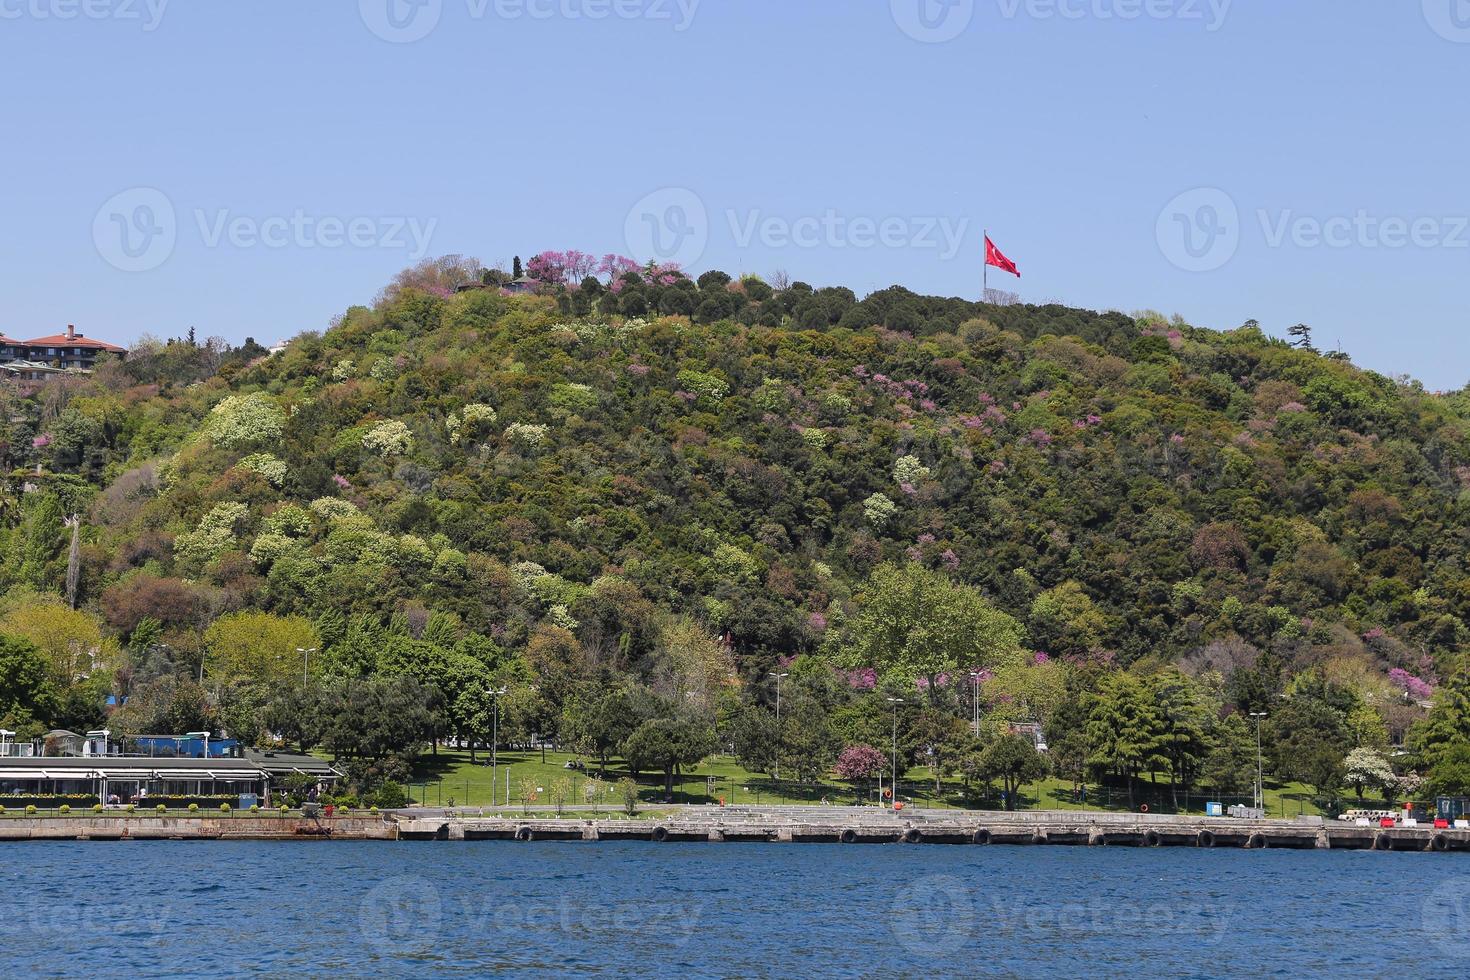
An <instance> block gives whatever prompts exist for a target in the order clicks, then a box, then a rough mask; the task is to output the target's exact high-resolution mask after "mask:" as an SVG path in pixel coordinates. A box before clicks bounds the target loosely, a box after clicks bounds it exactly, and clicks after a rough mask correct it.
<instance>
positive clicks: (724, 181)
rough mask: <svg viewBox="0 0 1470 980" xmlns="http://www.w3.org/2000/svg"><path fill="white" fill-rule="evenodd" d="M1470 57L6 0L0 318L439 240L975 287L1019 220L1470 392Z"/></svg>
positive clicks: (1043, 34)
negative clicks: (992, 252) (987, 240)
mask: <svg viewBox="0 0 1470 980" xmlns="http://www.w3.org/2000/svg"><path fill="white" fill-rule="evenodd" d="M390 5H391V7H390ZM921 5H922V6H921ZM420 35H422V36H420ZM1467 77H1470V2H1467V0H1399V2H1395V3H1383V2H1380V0H1292V2H1289V3H1283V2H1279V0H1234V2H1229V0H823V2H817V0H330V2H328V0H316V2H309V3H305V2H301V0H253V2H251V3H231V4H223V3H203V2H199V0H171V2H165V0H0V81H3V82H4V90H5V92H6V93H7V94H6V97H5V99H4V100H3V102H0V126H3V132H4V134H5V135H4V139H3V140H0V177H3V179H0V331H3V332H5V333H7V334H10V335H12V336H14V335H22V336H35V335H40V334H44V333H51V332H54V331H55V330H57V329H59V328H61V327H64V326H65V324H67V323H76V324H77V325H78V326H79V328H80V329H82V330H83V331H84V332H87V333H89V334H90V335H92V336H97V337H103V338H107V339H115V340H119V341H124V342H126V341H130V340H132V339H133V338H135V337H136V336H138V335H139V334H140V333H143V332H145V331H147V332H152V333H155V334H159V335H176V334H179V333H182V332H183V331H185V330H186V329H187V328H188V327H189V326H191V325H193V326H194V327H196V329H197V330H198V332H199V335H200V336H208V335H212V334H219V335H223V336H225V337H228V338H230V339H231V340H235V341H238V340H240V339H242V338H244V337H245V336H247V335H249V336H254V337H255V338H256V339H258V340H261V341H263V342H267V343H269V342H272V341H274V340H276V339H279V338H283V337H289V336H292V335H294V334H296V333H298V332H300V331H302V330H305V329H318V328H321V327H323V326H325V325H326V323H327V322H328V320H329V318H330V317H331V316H332V315H333V314H334V313H337V312H339V311H341V310H342V309H343V308H345V307H346V306H348V305H349V304H351V303H354V302H364V301H367V300H369V299H371V297H372V295H373V294H374V293H375V292H376V290H377V289H378V288H379V287H380V286H381V285H382V284H383V283H384V282H385V281H386V280H387V279H388V278H389V277H390V276H391V275H392V274H393V273H394V272H395V271H396V270H398V269H399V268H401V267H403V266H405V265H408V264H410V263H411V261H412V260H413V259H414V258H416V257H417V256H418V255H419V253H420V252H425V251H426V252H428V253H429V254H441V253H448V252H461V253H465V254H470V255H474V256H477V257H480V258H482V259H483V260H485V261H486V262H487V263H489V264H494V263H496V262H498V261H504V262H507V263H508V262H509V260H510V258H511V256H513V255H515V254H520V255H522V256H527V257H528V256H530V255H531V254H534V253H535V252H537V251H539V250H542V249H546V248H581V249H584V250H586V251H591V252H597V253H599V254H600V253H602V252H607V251H618V252H647V251H649V250H654V252H655V253H656V254H657V255H660V256H663V257H669V256H673V257H677V258H683V259H686V260H689V264H690V266H691V267H692V268H693V269H696V270H702V269H706V268H712V267H713V268H723V269H725V270H727V271H730V272H732V273H735V272H741V271H744V272H756V273H760V274H769V273H770V272H772V271H773V270H775V269H778V268H781V269H785V270H787V271H788V272H789V273H790V274H791V275H792V276H793V277H795V278H799V279H804V280H806V281H809V282H812V283H814V284H818V285H827V284H831V285H849V286H851V287H853V288H854V289H856V290H857V291H858V292H860V293H862V292H866V291H869V290H872V289H875V288H882V287H884V286H888V285H891V284H894V283H900V284H903V285H906V286H909V287H911V288H913V289H916V290H920V291H925V292H937V293H943V294H951V295H965V296H975V295H977V294H978V291H979V284H980V256H981V255H982V246H981V235H982V228H987V227H988V228H989V229H990V232H991V235H992V237H993V238H994V239H995V241H996V243H997V244H998V245H999V246H1000V247H1001V248H1002V249H1003V250H1005V252H1006V253H1007V254H1009V255H1010V256H1011V257H1012V258H1013V259H1015V260H1016V262H1017V263H1018V264H1019V265H1020V267H1021V271H1022V273H1023V275H1024V277H1025V278H1023V279H1022V280H1021V281H1020V282H1019V283H1015V281H1014V280H1011V279H1010V278H1009V277H1006V276H1004V275H994V276H992V281H991V282H992V285H999V286H1006V287H1008V288H1018V290H1019V292H1020V293H1021V295H1022V296H1023V297H1024V298H1025V299H1027V300H1031V301H1036V302H1046V301H1058V302H1064V303H1069V304H1074V305H1078V306H1086V307H1092V308H1118V309H1123V310H1129V311H1132V310H1138V309H1144V308H1153V309H1158V310H1161V311H1163V312H1165V313H1175V312H1177V313H1180V314H1182V315H1183V316H1185V317H1186V318H1187V319H1188V320H1190V322H1193V323H1196V324H1200V325H1204V326H1214V327H1222V328H1225V327H1233V326H1236V325H1238V324H1240V323H1241V322H1243V321H1244V320H1246V319H1249V318H1256V319H1259V320H1260V321H1261V322H1262V324H1263V325H1264V326H1265V327H1266V328H1267V329H1268V330H1270V331H1272V332H1274V333H1278V334H1281V333H1284V331H1285V330H1286V328H1287V327H1289V326H1290V325H1292V324H1294V323H1297V322H1299V321H1305V322H1307V323H1310V324H1311V325H1312V326H1313V327H1314V328H1315V330H1316V336H1317V341H1318V343H1319V345H1321V346H1329V347H1335V346H1336V345H1337V344H1338V343H1339V341H1340V343H1341V345H1342V347H1343V348H1344V349H1346V350H1347V351H1348V352H1349V353H1351V354H1352V355H1353V357H1354V360H1355V361H1357V362H1358V363H1359V364H1362V365H1364V366H1367V367H1372V368H1374V369H1376V370H1380V371H1383V372H1385V373H1393V374H1397V373H1407V374H1411V375H1413V376H1415V377H1417V378H1420V379H1422V380H1423V381H1424V382H1425V384H1426V385H1427V386H1429V387H1431V388H1436V389H1448V388H1458V387H1460V386H1462V385H1464V384H1465V383H1466V382H1467V381H1470V360H1467V355H1466V351H1467V349H1470V347H1467V345H1466V344H1465V343H1463V341H1462V334H1463V331H1464V328H1465V327H1466V325H1467V316H1466V290H1465V283H1466V273H1467V272H1470V229H1467V227H1466V225H1467V223H1470V194H1467V193H1466V187H1467V181H1466V178H1465V174H1466V173H1467V172H1470V159H1467V158H1470V127H1467V126H1466V119H1465V116H1466V114H1467V111H1466V109H1465V108H1463V106H1464V105H1465V101H1464V98H1463V95H1464V91H1465V82H1466V79H1467ZM654 232H658V233H657V234H656V235H655V234H654ZM639 257H643V258H646V257H650V256H648V255H640V256H639Z"/></svg>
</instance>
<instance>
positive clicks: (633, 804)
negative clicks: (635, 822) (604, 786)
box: [618, 779, 638, 817]
mask: <svg viewBox="0 0 1470 980" xmlns="http://www.w3.org/2000/svg"><path fill="white" fill-rule="evenodd" d="M618 793H619V795H621V796H622V798H623V809H624V810H625V811H626V812H627V814H628V816H630V817H631V816H633V815H634V814H635V813H637V812H638V784H637V783H636V782H634V781H633V780H631V779H620V780H618Z"/></svg>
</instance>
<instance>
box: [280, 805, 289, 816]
mask: <svg viewBox="0 0 1470 980" xmlns="http://www.w3.org/2000/svg"><path fill="white" fill-rule="evenodd" d="M280 810H281V813H283V814H285V813H290V812H291V808H290V807H289V806H287V805H286V804H284V803H282V804H281V806H280Z"/></svg>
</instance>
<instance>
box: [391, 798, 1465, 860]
mask: <svg viewBox="0 0 1470 980" xmlns="http://www.w3.org/2000/svg"><path fill="white" fill-rule="evenodd" d="M397 820H398V836H399V839H400V840H421V841H423V840H439V841H473V840H516V841H553V840H561V841H565V840H583V841H604V840H639V841H654V842H658V843H664V842H711V841H722V842H781V843H823V844H895V843H906V844H969V845H987V844H1010V845H1028V846H1039V845H1071V846H1090V847H1236V848H1293V849H1324V850H1327V849H1333V850H1380V851H1390V850H1391V851H1435V852H1448V851H1466V852H1470V830H1436V829H1434V828H1433V827H1429V826H1421V827H1394V828H1380V827H1359V826H1356V825H1350V824H1342V823H1338V822H1334V821H1325V820H1323V819H1322V818H1321V817H1306V818H1299V819H1297V820H1236V819H1231V818H1222V817H1191V816H1175V815H1171V814H1116V813H1083V812H1073V811H1055V812H1041V811H1027V812H1024V813H977V812H973V811H960V810H927V811H904V812H901V813H890V812H888V811H884V810H878V809H877V808H873V807H852V808H846V807H762V808H756V807H748V808H745V807H728V808H689V809H685V810H682V811H678V812H675V813H672V814H670V815H668V816H666V817H662V818H658V819H649V820H599V819H591V820H588V819H584V818H581V817H580V816H567V817H562V818H560V819H553V818H522V817H516V816H515V815H513V814H509V813H506V814H497V815H494V816H483V817H482V816H470V815H465V814H463V813H461V814H460V815H457V816H440V817H418V816H413V815H411V814H406V813H402V812H400V813H399V814H398V815H397Z"/></svg>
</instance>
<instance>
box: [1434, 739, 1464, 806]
mask: <svg viewBox="0 0 1470 980" xmlns="http://www.w3.org/2000/svg"><path fill="white" fill-rule="evenodd" d="M1429 789H1430V792H1431V793H1433V794H1434V795H1436V796H1470V742H1455V743H1452V744H1450V745H1447V746H1445V747H1444V748H1443V749H1442V750H1441V751H1440V752H1439V753H1438V754H1437V760H1436V762H1435V763H1434V768H1432V769H1430V770H1429Z"/></svg>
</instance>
